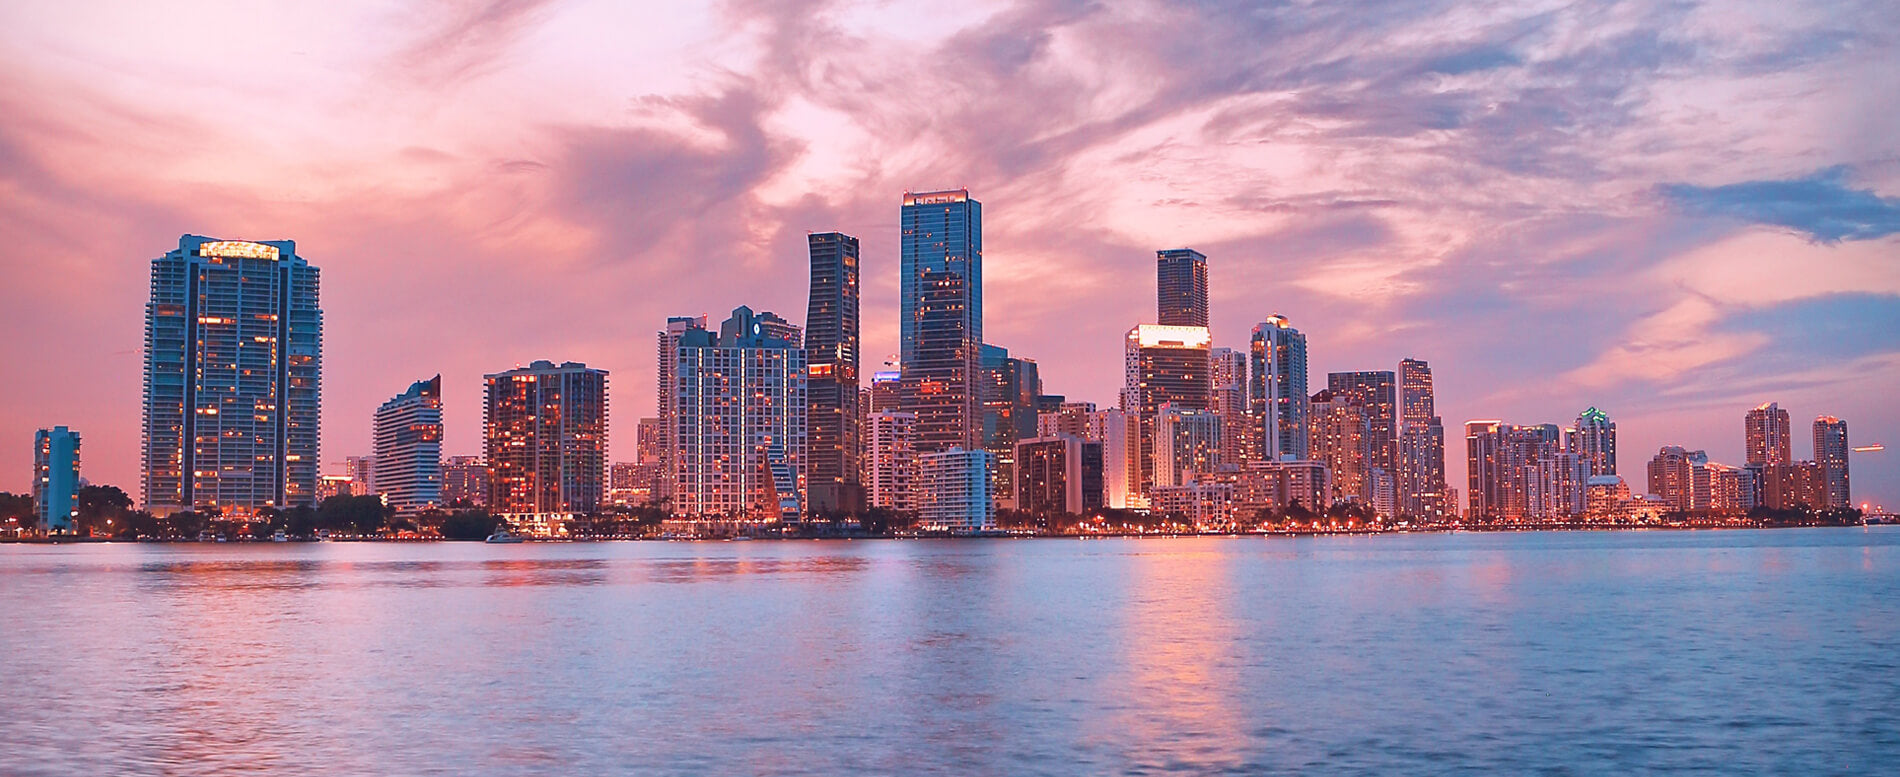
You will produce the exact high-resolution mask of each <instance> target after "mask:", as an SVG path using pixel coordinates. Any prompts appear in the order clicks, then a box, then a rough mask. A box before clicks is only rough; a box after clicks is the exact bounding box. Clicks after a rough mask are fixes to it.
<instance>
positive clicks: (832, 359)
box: [805, 232, 864, 515]
mask: <svg viewBox="0 0 1900 777" xmlns="http://www.w3.org/2000/svg"><path fill="white" fill-rule="evenodd" d="M807 243H808V244H809V247H810V249H811V296H810V301H809V303H808V304H807V307H806V310H805V357H806V360H807V361H806V370H807V379H806V382H805V401H806V403H807V408H806V411H805V423H806V424H807V430H806V437H805V445H806V451H807V458H806V462H805V469H806V472H807V477H808V478H809V480H808V482H807V491H808V493H809V495H810V500H811V509H812V511H813V512H814V513H844V514H847V515H855V514H857V513H858V512H859V511H861V510H863V509H864V487H863V485H862V484H861V483H860V482H859V479H858V478H859V474H858V473H859V468H860V464H859V462H858V456H859V452H860V451H861V450H862V446H863V440H862V439H861V438H860V430H859V428H858V422H859V419H860V417H861V416H860V408H859V407H858V351H859V347H858V239H857V238H855V237H852V236H850V235H846V234H842V233H838V232H823V233H819V234H814V235H811V236H809V237H808V238H807Z"/></svg>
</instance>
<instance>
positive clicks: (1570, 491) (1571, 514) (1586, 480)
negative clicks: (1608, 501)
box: [1529, 452, 1590, 519]
mask: <svg viewBox="0 0 1900 777" xmlns="http://www.w3.org/2000/svg"><path fill="white" fill-rule="evenodd" d="M1529 483H1530V506H1529V513H1530V515H1532V516H1536V517H1538V518H1547V519H1568V518H1576V517H1580V516H1582V515H1583V514H1584V512H1585V511H1586V510H1587V508H1588V507H1589V502H1588V499H1587V496H1588V495H1587V493H1586V488H1587V487H1588V486H1589V484H1590V463H1589V462H1588V461H1586V460H1584V458H1583V457H1582V456H1581V455H1578V454H1576V453H1570V452H1551V453H1549V454H1547V455H1545V456H1544V457H1543V458H1542V459H1540V460H1538V462H1537V465H1536V472H1535V473H1534V476H1533V477H1531V478H1529Z"/></svg>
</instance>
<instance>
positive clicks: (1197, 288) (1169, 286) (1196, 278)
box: [1155, 248, 1207, 326]
mask: <svg viewBox="0 0 1900 777" xmlns="http://www.w3.org/2000/svg"><path fill="white" fill-rule="evenodd" d="M1155 312H1156V314H1157V315H1158V316H1159V317H1160V323H1161V325H1162V326H1207V257H1206V256H1205V255H1203V254H1202V253H1201V252H1199V251H1196V250H1194V249H1192V248H1174V249H1169V250H1166V251H1156V252H1155Z"/></svg>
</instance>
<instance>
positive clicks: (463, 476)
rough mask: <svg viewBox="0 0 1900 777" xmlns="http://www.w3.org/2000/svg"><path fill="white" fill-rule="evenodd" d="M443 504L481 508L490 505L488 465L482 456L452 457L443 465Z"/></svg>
mask: <svg viewBox="0 0 1900 777" xmlns="http://www.w3.org/2000/svg"><path fill="white" fill-rule="evenodd" d="M442 503H443V504H445V505H450V506H459V505H468V506H472V507H479V506H481V505H485V504H488V465H487V464H484V463H482V457H480V456H450V457H449V460H448V461H446V462H443V464H442Z"/></svg>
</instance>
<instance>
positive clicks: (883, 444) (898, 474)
mask: <svg viewBox="0 0 1900 777" xmlns="http://www.w3.org/2000/svg"><path fill="white" fill-rule="evenodd" d="M865 427H866V428H865V451H864V457H865V473H866V475H865V485H866V486H867V487H869V490H870V501H871V506H872V507H882V508H885V509H888V510H904V511H908V510H910V509H912V508H913V507H914V506H915V503H914V502H913V500H912V496H913V489H914V488H915V481H916V477H917V447H916V446H917V416H916V415H913V414H911V413H906V412H904V411H902V410H879V411H877V412H874V413H872V414H871V415H870V416H869V418H868V419H867V421H866V424H865Z"/></svg>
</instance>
